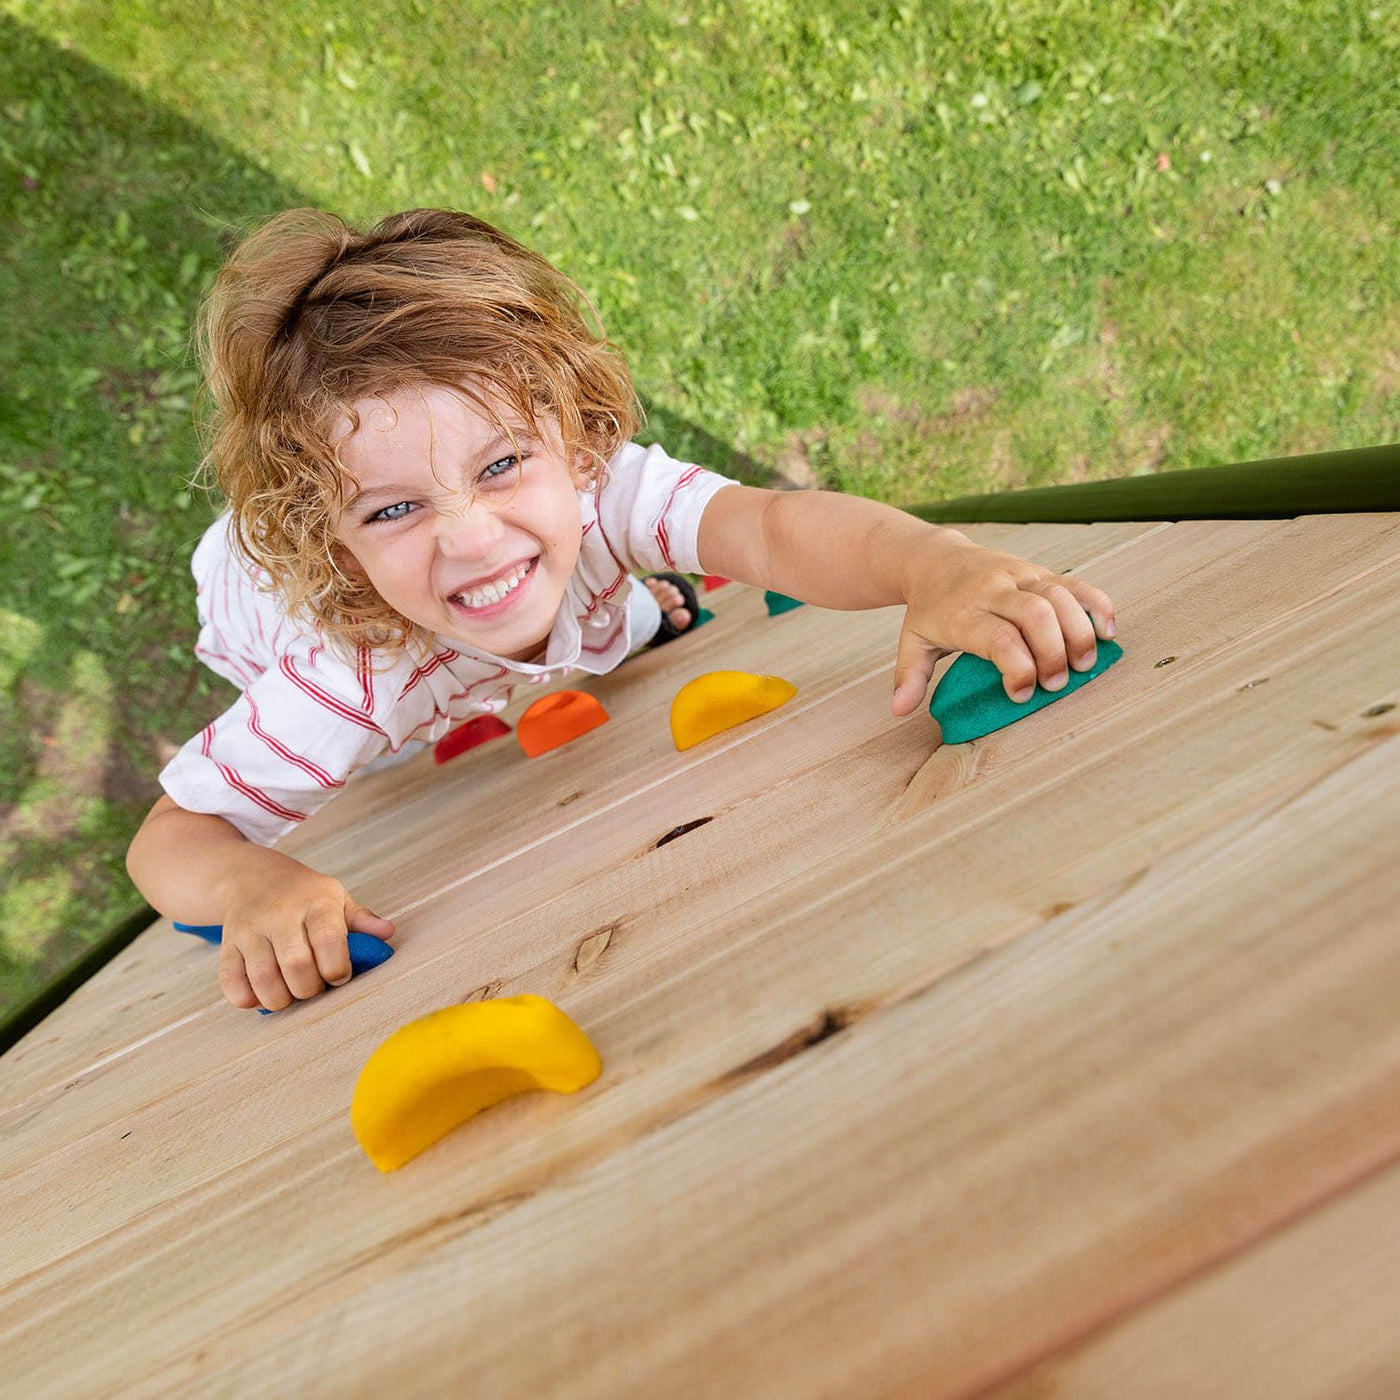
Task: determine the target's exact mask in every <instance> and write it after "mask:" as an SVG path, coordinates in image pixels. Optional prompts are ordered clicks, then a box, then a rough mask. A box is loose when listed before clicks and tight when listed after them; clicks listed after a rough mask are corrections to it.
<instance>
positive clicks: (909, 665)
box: [890, 624, 949, 715]
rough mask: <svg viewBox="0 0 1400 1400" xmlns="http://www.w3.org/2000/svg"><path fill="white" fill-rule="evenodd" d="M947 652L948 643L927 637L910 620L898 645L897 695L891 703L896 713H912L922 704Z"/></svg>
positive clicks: (895, 668)
mask: <svg viewBox="0 0 1400 1400" xmlns="http://www.w3.org/2000/svg"><path fill="white" fill-rule="evenodd" d="M947 655H949V651H948V648H947V647H940V646H935V645H933V644H932V643H931V642H928V641H925V640H924V638H923V637H921V636H920V635H919V634H918V633H917V632H916V631H915V630H914V629H913V628H912V627H909V626H908V625H907V624H906V626H905V627H904V628H903V629H902V630H901V632H900V634H899V645H898V646H897V647H896V649H895V663H894V699H893V701H892V702H891V705H890V708H891V710H892V712H893V713H894V714H896V715H909V714H913V712H914V711H915V710H916V709H918V708H919V706H920V705H921V704H922V703H923V699H924V696H925V695H926V694H927V693H928V683H929V681H930V680H932V679H933V672H934V668H935V667H936V666H937V665H938V663H939V661H941V660H942V659H943V657H945V656H947Z"/></svg>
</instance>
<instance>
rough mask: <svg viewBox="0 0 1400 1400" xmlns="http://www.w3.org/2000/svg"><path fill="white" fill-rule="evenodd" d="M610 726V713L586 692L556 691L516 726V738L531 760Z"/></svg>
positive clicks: (532, 708)
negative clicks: (602, 727) (591, 731)
mask: <svg viewBox="0 0 1400 1400" xmlns="http://www.w3.org/2000/svg"><path fill="white" fill-rule="evenodd" d="M607 722H608V712H607V711H606V710H605V709H604V708H603V707H602V706H601V705H600V704H599V703H598V702H597V700H595V699H594V698H593V696H591V695H589V694H587V693H586V692H585V691H582V690H556V691H555V692H554V694H553V695H546V696H544V697H543V698H542V699H540V700H536V701H535V703H534V704H533V705H531V706H530V708H529V709H528V710H526V711H525V713H524V714H523V715H521V716H520V723H519V724H518V725H517V726H516V730H515V737H516V738H517V739H519V740H520V747H521V748H522V749H524V750H525V753H526V754H527V756H528V757H530V758H535V757H537V756H538V755H539V754H542V753H548V752H549V750H550V749H557V748H558V747H559V745H560V744H567V743H568V742H569V740H570V739H577V738H578V736H579V735H580V734H587V733H588V731H589V730H590V729H597V727H598V726H599V725H600V724H606V723H607Z"/></svg>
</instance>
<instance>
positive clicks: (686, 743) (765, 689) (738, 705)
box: [671, 671, 797, 749]
mask: <svg viewBox="0 0 1400 1400" xmlns="http://www.w3.org/2000/svg"><path fill="white" fill-rule="evenodd" d="M796 694H797V687H796V686H795V685H793V684H792V683H791V682H789V681H785V680H784V679H783V678H782V677H781V676H755V675H751V674H750V673H749V672H748V671H710V672H709V673H708V674H707V675H703V676H697V677H696V678H695V679H694V680H693V681H688V682H687V683H686V684H685V685H683V686H682V687H681V688H680V689H679V690H678V691H677V692H676V698H675V699H674V700H672V701H671V737H672V738H673V739H674V740H675V741H676V747H677V748H678V749H688V748H691V747H693V746H694V745H695V744H698V743H699V742H700V741H701V740H702V739H708V738H709V737H710V736H711V735H712V734H718V733H720V732H721V731H722V730H725V729H732V728H733V727H734V726H735V725H736V724H743V722H744V721H745V720H749V719H755V718H757V716H759V715H766V714H767V713H768V711H769V710H776V709H777V708H778V706H779V705H785V704H787V702H788V701H789V700H791V699H792V697H793V696H794V695H796Z"/></svg>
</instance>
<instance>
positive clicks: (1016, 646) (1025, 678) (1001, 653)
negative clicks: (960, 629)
mask: <svg viewBox="0 0 1400 1400" xmlns="http://www.w3.org/2000/svg"><path fill="white" fill-rule="evenodd" d="M972 632H973V638H974V644H973V645H971V646H969V647H968V650H969V651H971V652H973V653H974V654H975V655H977V656H982V657H985V658H986V659H987V660H988V661H990V662H991V663H992V665H993V666H995V667H996V668H997V670H998V671H1000V672H1001V683H1002V686H1003V688H1004V689H1005V690H1006V693H1007V695H1009V696H1010V697H1011V699H1012V700H1014V701H1016V702H1017V703H1018V704H1021V703H1023V702H1024V701H1026V700H1029V699H1030V698H1031V696H1032V695H1033V694H1035V676H1036V669H1035V657H1033V656H1032V655H1031V650H1030V647H1028V646H1027V645H1026V639H1025V638H1024V637H1023V636H1022V635H1021V629H1020V628H1019V627H1018V626H1017V625H1016V623H1015V622H1013V621H1012V620H1011V619H1010V618H1006V617H1002V616H1000V615H999V614H997V613H987V614H985V615H984V616H983V617H982V619H981V620H980V621H979V622H977V623H974V624H973V628H972Z"/></svg>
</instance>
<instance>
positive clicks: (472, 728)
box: [433, 715, 510, 763]
mask: <svg viewBox="0 0 1400 1400" xmlns="http://www.w3.org/2000/svg"><path fill="white" fill-rule="evenodd" d="M509 733H510V725H508V724H507V723H506V722H505V721H504V720H500V719H497V718H496V716H495V715H477V717H476V718H475V719H469V720H468V721H467V722H466V723H465V724H460V725H458V726H457V728H456V729H452V730H449V731H448V732H447V733H446V734H444V735H443V736H442V738H441V739H439V740H438V741H437V747H436V748H435V749H434V750H433V761H434V762H435V763H446V762H447V760H448V759H449V758H456V757H457V755H458V754H459V753H466V751H467V750H468V749H474V748H475V747H476V746H477V745H478V744H484V743H485V742H486V741H487V740H488V739H499V738H500V737H501V735H502V734H509Z"/></svg>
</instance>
